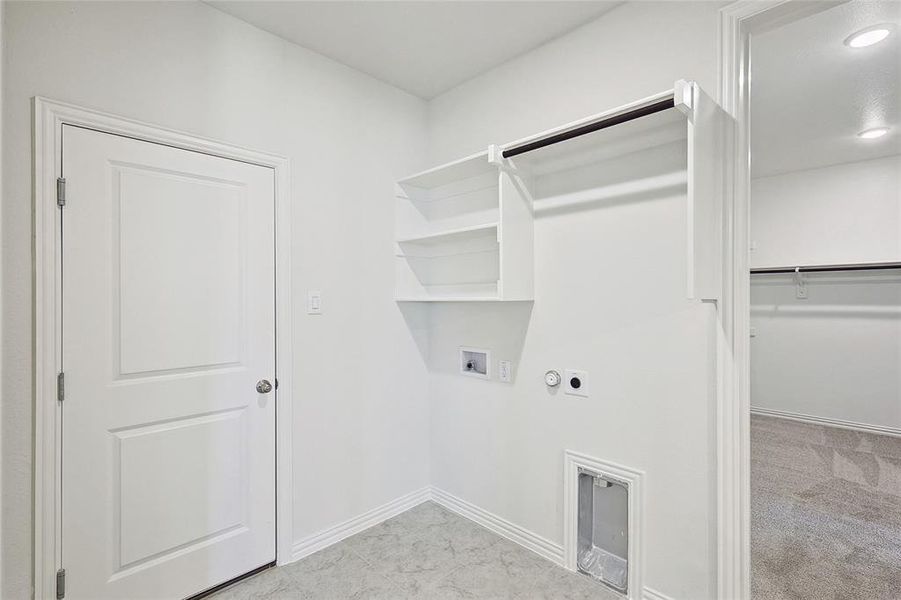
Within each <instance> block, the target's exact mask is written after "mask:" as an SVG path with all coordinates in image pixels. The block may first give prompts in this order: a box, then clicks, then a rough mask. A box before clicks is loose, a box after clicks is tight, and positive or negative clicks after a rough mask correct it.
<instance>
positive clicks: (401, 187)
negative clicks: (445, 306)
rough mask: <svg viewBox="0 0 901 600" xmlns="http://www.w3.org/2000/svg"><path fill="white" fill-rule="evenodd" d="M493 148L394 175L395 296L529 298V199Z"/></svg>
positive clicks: (476, 299) (491, 299)
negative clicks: (413, 172) (402, 175)
mask: <svg viewBox="0 0 901 600" xmlns="http://www.w3.org/2000/svg"><path fill="white" fill-rule="evenodd" d="M495 156H497V153H496V151H495V150H494V149H490V150H487V151H485V152H480V153H478V154H474V155H472V156H467V157H466V158H463V159H460V160H457V161H454V162H451V163H447V164H445V165H441V166H439V167H435V168H433V169H429V170H427V171H423V172H421V173H417V174H416V175H412V176H410V177H406V178H404V179H402V180H400V181H398V182H397V194H396V202H397V204H396V210H395V215H396V239H395V246H396V251H395V260H396V261H397V265H396V269H397V271H396V274H397V277H396V299H397V300H398V301H407V302H436V301H462V302H497V301H502V300H531V299H532V250H531V247H532V218H531V202H530V201H529V200H528V199H527V198H524V197H523V196H522V194H521V192H520V191H519V190H518V189H517V188H516V187H515V186H514V185H513V184H512V183H511V177H512V176H511V175H509V174H507V173H505V172H504V169H503V168H502V165H501V164H500V163H499V161H498V160H496V159H495Z"/></svg>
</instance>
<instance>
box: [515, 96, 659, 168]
mask: <svg viewBox="0 0 901 600" xmlns="http://www.w3.org/2000/svg"><path fill="white" fill-rule="evenodd" d="M675 107H676V102H675V100H674V99H673V98H666V99H665V100H659V101H657V102H654V103H653V104H648V105H647V106H639V107H638V108H635V109H632V110H629V111H626V112H624V113H621V114H618V115H613V116H612V117H607V118H605V119H601V120H599V121H595V122H593V123H586V124H585V125H580V126H579V127H576V128H574V129H570V130H568V131H561V132H560V133H555V134H553V135H549V136H547V137H544V138H540V139H537V140H533V141H531V142H526V143H525V144H520V145H519V146H513V147H512V148H507V149H506V150H504V152H503V156H504V158H510V157H511V156H518V155H520V154H525V153H526V152H531V151H532V150H538V149H539V148H544V147H545V146H550V145H551V144H559V143H560V142H565V141H566V140H571V139H573V138H577V137H580V136H583V135H586V134H588V133H594V132H595V131H600V130H601V129H606V128H608V127H613V126H614V125H619V124H620V123H626V122H628V121H632V120H634V119H638V118H641V117H646V116H648V115H653V114H654V113H659V112H661V111H664V110H668V109H670V108H675Z"/></svg>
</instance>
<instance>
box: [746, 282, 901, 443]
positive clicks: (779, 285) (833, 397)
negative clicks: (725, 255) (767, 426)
mask: <svg viewBox="0 0 901 600" xmlns="http://www.w3.org/2000/svg"><path fill="white" fill-rule="evenodd" d="M807 280H808V285H807V299H806V300H799V299H797V297H796V289H795V285H794V284H793V283H792V280H791V277H790V276H779V277H775V276H774V277H770V276H767V277H761V276H757V277H755V281H754V284H753V285H752V287H751V327H752V328H753V330H754V332H755V336H754V337H753V338H751V403H752V406H754V407H755V408H762V409H768V410H776V411H782V412H789V413H794V414H800V415H812V416H816V417H823V418H827V419H834V420H838V421H847V422H851V423H862V424H866V425H874V426H877V427H883V428H893V429H895V430H897V432H898V433H901V274H898V273H897V272H894V273H890V272H886V271H880V272H872V273H857V274H838V275H834V274H828V275H827V274H821V275H819V274H818V275H810V276H808V277H807Z"/></svg>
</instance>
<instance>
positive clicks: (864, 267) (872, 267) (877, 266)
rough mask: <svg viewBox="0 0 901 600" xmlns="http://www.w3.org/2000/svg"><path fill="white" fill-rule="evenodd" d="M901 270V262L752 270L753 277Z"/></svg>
mask: <svg viewBox="0 0 901 600" xmlns="http://www.w3.org/2000/svg"><path fill="white" fill-rule="evenodd" d="M890 269H901V262H884V263H857V264H848V265H807V266H798V267H760V268H756V269H751V275H764V274H776V273H832V272H841V271H886V270H890Z"/></svg>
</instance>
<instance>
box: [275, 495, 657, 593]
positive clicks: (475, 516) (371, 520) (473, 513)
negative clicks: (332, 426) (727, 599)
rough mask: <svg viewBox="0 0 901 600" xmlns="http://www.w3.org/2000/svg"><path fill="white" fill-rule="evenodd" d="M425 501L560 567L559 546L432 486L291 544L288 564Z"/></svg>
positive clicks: (560, 551) (560, 547)
mask: <svg viewBox="0 0 901 600" xmlns="http://www.w3.org/2000/svg"><path fill="white" fill-rule="evenodd" d="M429 500H431V501H433V502H435V503H436V504H439V505H441V506H443V507H444V508H446V509H448V510H449V511H451V512H454V513H456V514H458V515H460V516H461V517H464V518H466V519H469V520H470V521H473V522H474V523H476V524H477V525H481V526H482V527H484V528H485V529H487V530H489V531H492V532H494V533H496V534H498V535H499V536H501V537H504V538H507V539H508V540H510V541H511V542H514V543H517V544H519V545H520V546H522V547H523V548H525V549H527V550H531V551H532V552H534V553H536V554H538V555H539V556H541V557H543V558H545V559H547V560H549V561H551V562H552V563H554V564H556V565H559V566H564V565H563V546H562V545H560V544H557V543H555V542H552V541H550V540H548V539H547V538H544V537H542V536H540V535H538V534H537V533H534V532H532V531H529V530H528V529H525V528H523V527H520V526H519V525H516V524H514V523H511V522H510V521H508V520H507V519H504V518H503V517H499V516H497V515H496V514H494V513H491V512H489V511H487V510H485V509H483V508H481V507H478V506H476V505H475V504H472V503H470V502H467V501H466V500H463V499H462V498H458V497H456V496H454V495H453V494H450V493H448V492H445V491H444V490H441V489H438V488H436V487H424V488H422V489H419V490H416V491H414V492H411V493H409V494H407V495H405V496H401V497H400V498H398V499H397V500H393V501H391V502H389V503H387V504H383V505H382V506H379V507H378V508H374V509H372V510H370V511H368V512H365V513H363V514H362V515H360V516H358V517H354V518H353V519H348V520H347V521H344V522H343V523H339V524H338V525H335V526H334V527H329V528H328V529H325V530H323V531H320V532H319V533H316V534H313V535H311V536H308V537H306V538H304V539H302V540H299V541H297V542H295V543H294V546H293V548H292V553H291V559H292V562H293V561H295V560H300V559H302V558H304V557H306V556H309V555H310V554H313V553H314V552H318V551H319V550H322V549H324V548H327V547H328V546H331V545H332V544H336V543H338V542H340V541H341V540H343V539H345V538H348V537H350V536H352V535H355V534H357V533H360V532H361V531H364V530H366V529H368V528H370V527H373V526H375V525H378V524H379V523H381V522H382V521H387V520H388V519H390V518H391V517H396V516H397V515H399V514H401V513H402V512H406V511H408V510H410V509H411V508H413V507H414V506H418V505H419V504H422V503H423V502H426V501H429ZM641 600H673V599H672V598H670V597H669V596H666V595H664V594H662V593H660V592H658V591H656V590H653V589H651V588H649V587H647V586H645V587H644V589H643V590H642V593H641Z"/></svg>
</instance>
